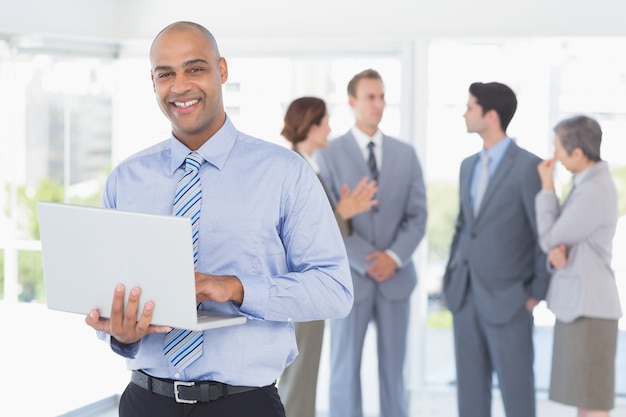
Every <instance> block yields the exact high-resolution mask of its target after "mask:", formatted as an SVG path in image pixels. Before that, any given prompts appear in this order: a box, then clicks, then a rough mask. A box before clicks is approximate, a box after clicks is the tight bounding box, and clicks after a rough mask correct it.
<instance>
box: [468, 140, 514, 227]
mask: <svg viewBox="0 0 626 417" xmlns="http://www.w3.org/2000/svg"><path fill="white" fill-rule="evenodd" d="M518 149H519V148H518V146H517V145H516V144H515V142H513V141H511V143H510V144H509V147H508V148H507V150H506V152H505V153H504V156H503V157H502V160H501V161H500V164H498V168H496V171H495V172H494V173H493V175H492V177H491V179H490V180H489V184H488V185H487V190H486V191H485V196H484V197H483V201H482V203H481V208H480V210H479V211H478V216H476V219H479V218H480V217H481V214H482V213H483V212H484V211H485V209H486V208H487V207H488V206H489V202H490V201H491V199H492V197H493V195H494V194H495V192H496V190H497V189H498V187H499V186H500V184H502V181H503V180H504V179H505V178H506V177H507V176H508V175H509V173H510V172H511V170H512V169H513V162H514V160H515V155H517V151H518ZM470 206H471V205H470Z"/></svg>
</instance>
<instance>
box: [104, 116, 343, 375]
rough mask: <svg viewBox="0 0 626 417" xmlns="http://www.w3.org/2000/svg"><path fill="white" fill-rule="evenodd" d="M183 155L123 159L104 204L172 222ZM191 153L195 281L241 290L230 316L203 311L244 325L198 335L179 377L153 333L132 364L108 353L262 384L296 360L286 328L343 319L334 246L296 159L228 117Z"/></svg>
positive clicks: (315, 189) (313, 180)
mask: <svg viewBox="0 0 626 417" xmlns="http://www.w3.org/2000/svg"><path fill="white" fill-rule="evenodd" d="M189 152H190V150H189V149H188V148H187V147H186V146H185V145H184V144H182V143H181V142H180V141H178V140H177V139H176V138H174V137H171V138H170V139H169V140H166V141H164V142H162V143H159V144H157V145H154V146H152V147H150V148H148V149H146V150H143V151H141V152H139V153H137V154H135V155H133V156H131V157H130V158H128V159H126V160H125V161H123V162H122V163H121V164H120V165H119V166H118V167H116V168H115V169H114V170H113V172H112V173H111V174H110V176H109V178H108V180H107V184H106V188H105V191H104V196H103V205H104V206H106V207H112V208H117V209H124V210H132V211H141V212H149V213H159V214H171V210H172V202H173V196H174V192H175V190H176V186H177V183H178V180H179V179H180V177H182V175H183V173H184V160H185V157H186V156H187V154H188V153H189ZM198 152H199V153H200V154H201V155H202V157H204V159H205V160H206V161H207V162H206V163H205V164H203V165H202V167H201V169H200V178H201V179H200V181H201V184H202V214H201V217H200V221H201V223H200V237H199V244H198V251H199V255H198V264H197V271H198V272H204V273H208V274H215V275H235V276H237V277H238V278H239V279H240V280H241V283H242V285H243V290H244V300H243V303H242V304H241V306H238V305H236V304H235V303H232V302H227V303H216V302H211V301H208V302H204V303H203V308H204V309H205V310H209V311H218V312H224V313H230V314H242V315H245V316H246V317H248V322H247V323H246V324H243V325H237V326H231V327H224V328H218V329H212V330H207V331H205V332H204V338H205V339H204V344H203V345H204V354H203V355H202V357H201V358H200V359H198V360H197V361H195V362H194V363H193V364H191V365H190V366H189V367H188V368H187V369H185V371H184V372H182V373H180V374H179V373H177V370H176V369H175V368H174V367H173V366H172V365H171V364H170V363H169V361H168V360H167V358H165V356H164V355H163V351H162V347H163V339H164V337H165V335H164V334H152V335H148V336H146V337H144V338H143V339H142V340H141V341H140V342H139V343H138V346H136V345H134V346H128V347H129V348H134V350H135V351H136V352H133V353H134V355H129V354H127V353H125V352H128V353H130V350H132V349H128V350H125V349H119V346H114V343H113V344H112V347H113V348H114V350H116V351H117V352H118V353H120V354H123V355H125V356H134V357H132V358H127V365H128V368H129V369H143V370H144V371H146V372H148V373H149V374H151V375H153V376H156V377H162V378H171V379H179V380H214V381H220V382H224V383H228V384H232V385H245V386H265V385H268V384H271V383H272V382H273V381H275V380H276V379H277V378H278V377H279V376H280V374H281V373H282V371H283V369H284V368H285V367H286V366H287V365H289V364H290V363H291V362H292V361H293V360H294V358H295V356H296V355H297V347H296V341H295V335H294V327H293V322H295V321H311V320H324V319H328V318H341V317H345V316H346V315H347V314H348V313H349V311H350V309H351V307H352V301H353V290H352V279H351V276H350V269H349V265H348V260H347V256H346V251H345V247H344V244H343V240H342V237H341V234H340V232H339V228H338V227H337V223H336V221H335V216H334V214H333V211H332V209H331V206H330V204H329V202H328V199H327V197H326V194H325V193H324V190H323V188H322V186H321V184H320V181H319V180H318V178H317V177H316V175H315V173H314V172H313V170H311V168H310V167H309V166H308V164H307V162H306V161H305V160H304V159H302V158H301V157H300V156H299V155H298V154H297V153H295V152H292V151H291V150H289V149H286V148H283V147H281V146H278V145H274V144H271V143H269V142H266V141H263V140H260V139H257V138H253V137H251V136H248V135H245V134H243V133H241V132H239V131H237V130H236V129H235V127H234V125H233V124H232V123H231V121H230V119H228V118H227V119H226V122H225V123H224V125H223V127H222V128H221V129H220V130H219V131H218V132H217V133H216V134H215V135H214V136H213V137H211V138H210V140H208V141H207V142H206V143H205V144H204V145H203V146H202V147H201V148H200V149H198ZM121 238H123V237H121ZM163 238H164V239H166V238H167V237H166V236H164V237H163ZM190 238H191V237H190ZM172 279H175V277H172ZM111 293H113V289H111ZM155 308H159V306H158V305H156V306H155Z"/></svg>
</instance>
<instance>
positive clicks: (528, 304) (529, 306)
mask: <svg viewBox="0 0 626 417" xmlns="http://www.w3.org/2000/svg"><path fill="white" fill-rule="evenodd" d="M537 304H539V300H537V299H536V298H535V297H528V300H526V310H528V311H533V308H535V306H536V305H537Z"/></svg>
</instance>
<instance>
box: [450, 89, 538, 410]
mask: <svg viewBox="0 0 626 417" xmlns="http://www.w3.org/2000/svg"><path fill="white" fill-rule="evenodd" d="M516 108H517V99H516V97H515V93H514V92H513V90H511V89H510V88H509V87H508V86H506V85H504V84H501V83H496V82H492V83H486V84H484V83H473V84H472V85H471V86H470V88H469V100H468V103H467V111H466V112H465V114H464V115H463V117H464V118H465V122H466V124H467V131H468V132H470V133H478V134H479V135H480V137H481V138H482V140H483V149H482V150H481V151H480V152H479V153H477V154H475V155H472V156H470V157H468V158H466V159H465V160H464V161H463V163H462V164H461V172H460V212H459V216H458V219H457V222H456V230H455V234H454V238H453V240H452V246H451V248H450V260H449V261H448V265H447V268H446V273H445V276H444V297H445V300H446V303H447V306H448V308H449V309H450V311H451V312H452V314H453V317H454V341H455V353H456V372H457V390H458V408H459V417H489V416H490V415H491V386H492V385H491V378H492V374H493V372H494V371H495V372H496V374H497V377H498V383H499V386H500V391H501V393H502V400H503V403H504V408H505V412H506V415H507V417H534V416H535V413H536V411H535V409H536V407H535V390H534V372H533V341H532V328H533V317H532V310H533V308H534V306H535V305H536V304H537V303H538V302H539V300H541V299H543V298H544V296H545V294H546V291H547V287H548V281H549V274H548V271H547V269H546V258H545V255H544V254H543V253H542V251H541V248H540V247H539V245H538V241H537V231H536V221H535V208H534V201H535V195H536V194H537V192H538V191H539V190H540V188H541V181H540V179H539V175H538V174H537V164H538V163H539V162H540V159H539V158H538V157H537V156H535V155H533V154H532V153H530V152H528V151H526V150H524V149H522V148H520V147H519V146H517V144H516V143H515V142H514V141H513V140H512V139H511V138H510V137H508V136H507V134H506V129H507V127H508V125H509V122H510V121H511V119H512V118H513V115H514V114H515V110H516Z"/></svg>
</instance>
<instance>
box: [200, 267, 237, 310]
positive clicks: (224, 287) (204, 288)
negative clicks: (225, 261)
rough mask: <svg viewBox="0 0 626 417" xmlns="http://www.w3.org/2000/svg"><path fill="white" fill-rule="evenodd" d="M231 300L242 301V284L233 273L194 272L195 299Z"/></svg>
mask: <svg viewBox="0 0 626 417" xmlns="http://www.w3.org/2000/svg"><path fill="white" fill-rule="evenodd" d="M207 300H211V301H215V302H218V303H225V302H227V301H233V302H235V303H237V304H238V305H241V303H243V285H242V284H241V281H239V278H237V277H236V276H233V275H211V274H203V273H200V272H196V301H198V302H199V303H201V302H203V301H207Z"/></svg>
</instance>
